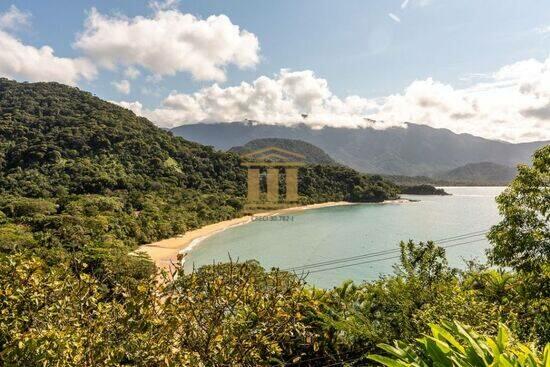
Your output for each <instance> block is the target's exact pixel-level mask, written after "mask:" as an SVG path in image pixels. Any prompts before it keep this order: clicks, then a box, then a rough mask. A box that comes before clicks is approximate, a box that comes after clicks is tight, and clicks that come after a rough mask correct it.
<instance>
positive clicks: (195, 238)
mask: <svg viewBox="0 0 550 367" xmlns="http://www.w3.org/2000/svg"><path fill="white" fill-rule="evenodd" d="M408 202H411V200H408V199H396V200H386V201H383V202H381V203H352V202H348V201H330V202H327V203H319V204H310V205H302V206H296V207H290V208H282V209H276V210H270V211H266V212H262V213H256V214H253V215H245V216H242V217H239V218H233V219H229V220H225V221H222V222H217V223H213V224H208V225H206V226H203V227H201V228H197V229H193V230H190V231H187V232H186V233H184V234H182V235H180V236H176V237H172V238H167V239H164V240H160V241H157V242H153V243H149V244H145V245H141V246H139V248H138V249H137V250H136V252H138V251H139V252H141V253H146V254H147V255H149V257H150V258H151V260H152V261H153V262H154V263H155V265H156V266H157V267H158V268H161V269H167V270H168V269H170V267H171V266H172V265H173V264H175V263H177V262H178V261H184V259H185V255H186V254H187V253H189V252H190V251H191V250H192V249H193V248H195V247H196V246H198V245H199V244H200V243H201V242H202V241H204V240H205V239H207V238H208V237H210V236H213V235H215V234H217V233H220V232H223V231H225V230H226V229H229V228H233V227H237V226H241V225H244V224H248V223H250V222H252V221H253V218H254V217H266V216H275V215H279V214H286V213H293V212H301V211H305V210H312V209H320V208H328V207H334V206H344V205H360V204H404V203H408ZM180 254H181V255H180ZM178 255H179V256H178ZM182 255H183V259H182V257H181V256H182ZM178 257H179V259H178Z"/></svg>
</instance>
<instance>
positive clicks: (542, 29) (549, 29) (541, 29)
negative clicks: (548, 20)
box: [535, 25, 550, 34]
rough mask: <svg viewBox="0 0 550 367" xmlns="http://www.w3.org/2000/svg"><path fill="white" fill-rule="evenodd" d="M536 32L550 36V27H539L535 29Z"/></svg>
mask: <svg viewBox="0 0 550 367" xmlns="http://www.w3.org/2000/svg"><path fill="white" fill-rule="evenodd" d="M535 32H536V33H538V34H549V33H550V25H547V26H543V27H537V28H535Z"/></svg>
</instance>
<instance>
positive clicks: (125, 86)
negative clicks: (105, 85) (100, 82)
mask: <svg viewBox="0 0 550 367" xmlns="http://www.w3.org/2000/svg"><path fill="white" fill-rule="evenodd" d="M111 84H112V85H113V86H114V87H115V89H116V90H117V91H119V92H120V93H122V94H130V89H131V85H130V82H129V81H128V80H121V81H118V82H117V81H114V82H111Z"/></svg>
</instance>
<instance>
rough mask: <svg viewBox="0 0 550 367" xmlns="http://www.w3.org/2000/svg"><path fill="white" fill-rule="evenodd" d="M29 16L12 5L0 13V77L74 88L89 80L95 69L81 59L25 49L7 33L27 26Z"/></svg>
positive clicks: (24, 46) (49, 50)
mask: <svg viewBox="0 0 550 367" xmlns="http://www.w3.org/2000/svg"><path fill="white" fill-rule="evenodd" d="M30 17H31V14H30V13H27V12H22V11H20V10H19V9H17V7H15V6H14V5H12V6H11V7H10V8H9V9H8V10H7V11H6V12H4V13H0V76H1V77H6V78H10V79H18V80H27V81H31V82H34V81H56V82H60V83H65V84H70V85H76V84H77V82H78V81H79V80H81V79H87V80H91V79H93V78H95V76H96V75H97V70H96V67H95V66H94V65H93V64H92V63H91V62H90V61H89V60H87V59H85V58H66V57H58V56H55V55H54V50H53V49H52V48H51V47H49V46H42V47H40V48H37V47H34V46H30V45H26V44H24V43H23V42H22V41H20V40H19V39H17V38H16V37H15V36H14V35H13V34H11V33H9V32H8V31H7V30H15V29H17V28H19V27H20V26H28V25H29V19H30Z"/></svg>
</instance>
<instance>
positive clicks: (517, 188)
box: [488, 145, 550, 272]
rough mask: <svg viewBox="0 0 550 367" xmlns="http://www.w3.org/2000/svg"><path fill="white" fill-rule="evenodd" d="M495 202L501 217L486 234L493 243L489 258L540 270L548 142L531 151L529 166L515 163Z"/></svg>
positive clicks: (549, 235) (546, 219) (544, 250)
mask: <svg viewBox="0 0 550 367" xmlns="http://www.w3.org/2000/svg"><path fill="white" fill-rule="evenodd" d="M497 203H498V207H499V211H500V214H501V215H502V217H503V220H502V221H501V222H500V223H499V224H497V225H495V226H493V228H492V229H491V231H490V232H489V235H488V238H489V240H490V241H491V243H492V244H493V248H492V249H491V250H490V251H489V253H488V255H489V259H490V261H491V262H492V263H493V264H496V265H501V266H509V267H512V268H514V269H516V270H521V271H529V272H533V271H540V269H541V268H542V267H544V266H547V265H548V264H549V263H550V225H549V223H550V145H547V146H545V147H543V148H541V149H539V150H538V151H536V152H535V154H534V155H533V165H532V167H529V166H526V165H520V166H519V167H518V175H517V177H516V178H515V179H514V180H513V181H512V183H511V184H510V186H509V187H508V188H507V189H506V190H505V191H504V192H503V193H502V194H500V195H499V196H498V198H497ZM545 264H546V265H545Z"/></svg>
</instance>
